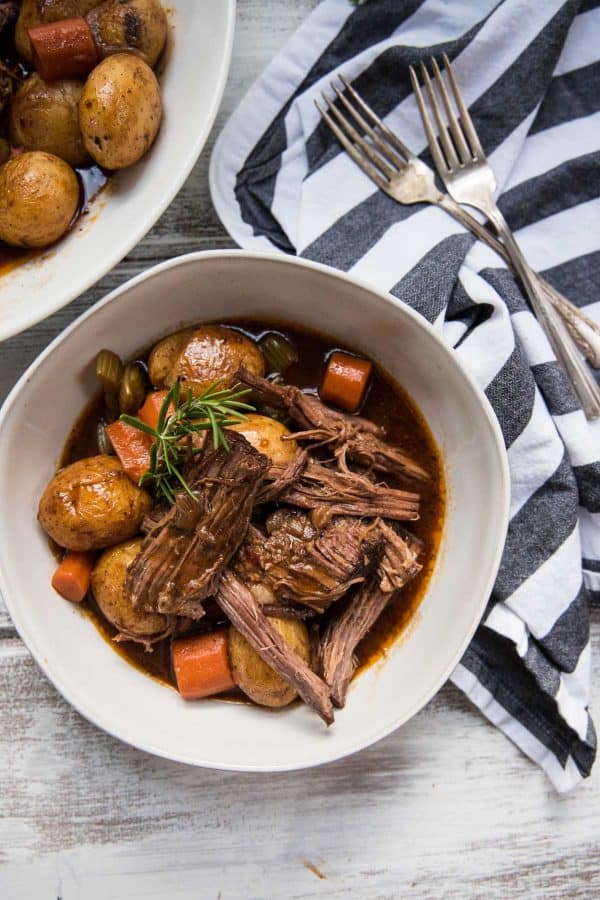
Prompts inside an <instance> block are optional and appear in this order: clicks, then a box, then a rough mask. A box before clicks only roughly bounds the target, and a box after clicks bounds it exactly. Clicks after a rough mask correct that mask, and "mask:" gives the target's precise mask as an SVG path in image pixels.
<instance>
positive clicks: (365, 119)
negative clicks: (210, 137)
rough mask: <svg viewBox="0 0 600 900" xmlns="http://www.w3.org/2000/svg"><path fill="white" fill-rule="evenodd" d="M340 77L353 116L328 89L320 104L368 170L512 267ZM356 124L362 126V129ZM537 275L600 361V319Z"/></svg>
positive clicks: (387, 188) (393, 193) (400, 198)
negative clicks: (443, 215)
mask: <svg viewBox="0 0 600 900" xmlns="http://www.w3.org/2000/svg"><path fill="white" fill-rule="evenodd" d="M340 81H341V83H342V85H343V87H344V89H345V93H342V91H340V89H339V88H338V87H337V85H336V84H335V83H332V85H331V86H332V89H333V91H334V92H335V94H336V97H337V98H338V100H339V102H340V105H341V106H343V107H344V108H345V110H347V112H348V114H349V115H348V116H346V115H344V113H342V111H341V109H340V108H339V107H338V106H336V105H335V104H334V103H333V102H332V101H331V100H330V99H329V98H328V97H327V96H326V95H325V94H323V100H324V101H325V103H326V104H327V110H325V109H322V108H321V107H320V106H319V104H318V103H316V104H315V105H316V106H317V109H318V110H319V112H320V113H321V115H322V116H323V118H324V120H325V121H326V123H327V124H328V125H329V127H330V128H331V130H332V131H333V133H334V134H335V135H336V137H337V138H338V140H339V141H340V143H341V144H342V146H343V147H344V148H345V149H346V150H347V152H348V154H349V155H350V156H351V157H352V159H353V160H354V161H355V162H356V163H357V165H358V166H359V167H360V168H361V169H362V170H363V171H364V172H365V174H366V175H368V176H369V177H370V178H371V179H372V180H373V181H374V182H375V184H376V185H377V186H378V187H379V188H380V189H381V190H382V191H384V192H385V193H386V194H388V195H389V196H390V197H392V198H393V199H394V200H396V201H397V202H399V203H403V204H413V203H431V204H433V205H435V206H439V207H440V208H442V209H444V210H445V211H446V212H447V213H449V214H450V215H451V216H453V217H454V218H455V219H457V220H458V221H459V222H461V223H462V224H463V225H464V226H465V227H466V228H468V229H469V230H470V231H471V232H472V233H473V234H474V235H475V236H476V237H477V238H479V240H481V241H483V242H485V243H486V244H488V246H490V247H491V248H492V249H493V250H495V252H496V253H498V254H499V255H500V256H501V257H502V258H503V259H504V260H505V262H507V264H508V265H509V266H510V267H511V268H513V266H512V262H511V259H510V257H509V254H508V252H507V250H506V248H505V247H504V245H503V244H501V243H500V242H499V241H498V240H497V239H496V238H495V237H494V236H493V235H492V234H491V232H490V231H488V230H487V228H485V227H484V226H483V225H482V224H481V223H480V222H479V221H478V220H477V219H476V218H474V216H472V215H471V214H470V213H468V212H467V211H466V210H465V209H463V207H462V206H460V205H459V204H458V203H457V202H456V201H455V200H453V199H452V197H450V196H449V195H448V194H446V193H443V192H441V191H440V190H439V189H438V188H437V186H436V184H435V178H434V173H433V170H432V169H430V167H429V166H428V165H426V164H425V163H424V162H423V161H422V160H420V159H419V158H418V156H416V155H415V154H414V153H413V152H412V151H411V150H410V149H409V148H408V147H407V146H406V145H405V144H404V143H403V142H402V141H401V140H400V138H398V136H397V135H395V134H394V133H393V132H392V131H391V129H389V128H388V127H387V125H385V123H384V122H383V121H382V120H381V119H380V117H379V116H378V115H377V114H376V113H375V112H374V111H373V110H372V109H371V107H370V106H369V105H368V104H367V103H366V102H365V101H364V100H363V99H362V97H361V96H360V95H359V94H358V93H357V92H356V91H355V89H354V88H353V87H352V85H351V84H349V83H348V82H347V81H346V79H345V78H343V77H342V76H340ZM349 98H351V100H352V102H351V100H350V99H349ZM356 125H358V127H359V128H361V129H362V132H363V133H362V134H361V133H359V131H358V130H357V128H356V127H355V126H356ZM365 135H366V136H367V137H368V138H369V139H367V137H365ZM536 277H537V278H538V280H539V282H540V284H541V286H542V288H543V290H544V291H545V293H546V295H547V296H548V297H549V298H550V300H551V302H552V303H553V304H555V306H556V308H557V309H558V310H559V312H560V313H561V314H562V315H563V316H564V317H565V321H566V322H567V323H568V326H569V330H570V331H572V334H573V336H574V337H575V338H576V339H577V342H578V344H579V346H580V347H581V349H582V351H583V352H584V353H585V354H586V356H587V357H588V359H589V360H590V362H592V364H593V365H600V328H599V327H598V325H596V323H595V322H593V320H591V319H589V318H588V317H587V316H586V315H585V314H584V313H582V312H581V310H579V309H578V308H577V307H576V306H575V305H574V304H572V303H571V302H570V301H569V300H567V299H566V298H565V297H563V296H562V294H560V293H559V292H558V291H556V290H555V288H553V287H552V286H551V285H550V284H548V282H546V281H544V280H543V279H542V278H541V277H540V276H536Z"/></svg>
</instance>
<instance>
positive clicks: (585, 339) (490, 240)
mask: <svg viewBox="0 0 600 900" xmlns="http://www.w3.org/2000/svg"><path fill="white" fill-rule="evenodd" d="M438 205H439V206H441V207H442V209H444V210H445V211H446V212H447V213H449V214H450V215H451V216H453V217H454V218H455V219H458V221H459V222H461V223H462V224H463V225H464V226H465V228H468V229H469V231H470V232H471V233H472V234H474V235H475V237H477V238H479V240H480V241H483V243H484V244H487V245H488V247H491V249H492V250H494V251H495V252H496V253H497V254H498V255H499V256H501V257H502V259H503V260H504V262H505V263H507V264H508V266H509V267H510V268H511V269H513V271H514V270H515V268H516V267H515V265H514V264H513V261H512V258H511V256H510V254H509V253H508V250H507V249H506V247H505V246H504V244H502V243H501V242H500V241H499V240H498V239H497V238H495V237H494V235H493V234H491V232H490V231H488V229H487V228H486V227H485V225H482V224H481V222H479V220H478V219H476V218H475V216H472V215H471V213H469V212H467V210H466V209H465V208H464V207H462V206H461V205H460V203H457V202H456V201H455V200H453V199H452V197H450V195H449V194H440V197H439V200H438ZM531 271H532V273H533V276H534V278H535V280H536V281H537V282H538V284H539V286H540V287H541V289H542V291H543V292H544V294H545V295H546V297H547V298H548V299H549V300H550V302H551V303H552V305H553V306H554V308H555V309H556V311H557V312H558V313H559V314H560V316H561V317H562V319H563V320H564V323H565V325H566V326H567V328H568V330H569V334H570V335H571V337H572V338H573V340H574V341H575V343H576V344H577V346H578V347H579V349H580V350H581V352H582V353H583V355H584V356H585V357H586V359H587V360H588V362H590V363H591V365H592V366H594V367H595V368H600V325H598V324H597V322H594V320H593V319H591V318H590V317H589V316H587V315H586V314H585V313H584V312H583V311H582V310H581V309H579V307H577V306H575V304H574V303H572V302H571V301H570V300H568V299H567V298H566V297H565V296H564V295H563V294H561V293H560V291H557V290H556V288H554V287H552V285H551V284H549V283H548V282H547V281H546V279H545V278H542V276H541V275H539V274H538V273H537V272H533V270H531ZM517 274H518V273H517Z"/></svg>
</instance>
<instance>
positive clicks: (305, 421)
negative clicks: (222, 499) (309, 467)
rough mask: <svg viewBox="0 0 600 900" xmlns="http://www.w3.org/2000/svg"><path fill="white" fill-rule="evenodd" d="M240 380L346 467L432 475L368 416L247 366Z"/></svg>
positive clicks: (298, 434) (238, 375)
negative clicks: (337, 407) (334, 406)
mask: <svg viewBox="0 0 600 900" xmlns="http://www.w3.org/2000/svg"><path fill="white" fill-rule="evenodd" d="M235 378H236V381H239V382H241V383H243V384H246V385H248V387H251V388H252V389H253V390H254V391H256V393H257V394H258V395H259V396H260V397H261V398H262V399H264V400H265V401H266V402H267V403H269V404H271V405H273V406H277V407H278V408H280V409H284V410H285V411H286V412H287V414H288V415H289V416H290V418H292V419H293V420H294V422H296V424H297V425H299V427H300V428H301V429H302V430H301V431H299V432H295V433H294V438H295V439H296V440H299V441H312V442H314V443H316V444H321V445H323V444H327V445H328V446H330V447H331V448H332V449H333V451H334V452H335V455H336V457H337V458H338V460H339V463H340V466H341V468H342V469H347V464H346V460H347V459H350V460H352V461H353V462H356V463H358V464H359V465H361V466H364V467H365V468H368V469H374V470H375V471H379V472H387V473H389V474H393V475H396V476H400V477H404V478H411V479H413V478H416V479H420V480H426V479H428V478H429V474H428V473H427V472H426V471H425V469H423V467H422V466H420V465H419V464H418V463H417V462H416V461H415V460H414V459H411V458H410V457H409V456H408V455H407V454H406V453H403V452H402V451H401V450H400V449H399V448H398V447H392V446H391V445H390V444H387V443H386V442H385V441H384V440H383V438H384V436H385V435H384V432H383V429H382V428H380V427H379V426H378V425H375V424H374V423H373V422H370V421H369V420H368V419H362V418H361V417H360V416H349V415H346V414H345V413H341V412H339V411H337V410H334V409H330V408H329V407H328V406H325V404H323V403H321V401H320V400H319V399H318V397H314V396H313V395H312V394H304V393H303V392H302V391H301V390H300V388H297V387H293V386H291V385H285V384H273V382H271V381H268V380H267V379H266V378H260V377H259V376H258V375H254V374H253V373H252V372H248V370H247V369H239V370H238V372H237V373H236V376H235Z"/></svg>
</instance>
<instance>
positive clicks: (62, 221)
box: [0, 151, 79, 247]
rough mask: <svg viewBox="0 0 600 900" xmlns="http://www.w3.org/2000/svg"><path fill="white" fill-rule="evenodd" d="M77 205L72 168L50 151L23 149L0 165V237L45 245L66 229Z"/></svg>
mask: <svg viewBox="0 0 600 900" xmlns="http://www.w3.org/2000/svg"><path fill="white" fill-rule="evenodd" d="M78 206H79V182H78V181H77V176H76V175H75V172H74V171H73V169H72V168H71V167H70V166H69V165H67V163H66V162H64V160H62V159H59V158H58V156H53V155H52V154H51V153H42V152H40V151H35V152H31V153H22V154H21V155H20V156H16V157H15V158H14V159H10V160H9V161H8V162H6V163H4V165H3V166H2V167H0V240H2V241H6V243H7V244H12V245H13V246H14V247H46V246H47V245H48V244H52V243H54V241H57V240H58V239H59V238H60V237H62V235H63V234H64V233H65V232H66V231H67V230H68V228H69V225H70V224H71V222H72V221H73V218H74V216H75V213H76V212H77V207H78Z"/></svg>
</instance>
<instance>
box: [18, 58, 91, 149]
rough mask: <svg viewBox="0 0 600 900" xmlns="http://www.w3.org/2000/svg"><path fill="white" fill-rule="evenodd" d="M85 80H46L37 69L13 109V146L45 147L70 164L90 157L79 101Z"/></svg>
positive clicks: (20, 93)
mask: <svg viewBox="0 0 600 900" xmlns="http://www.w3.org/2000/svg"><path fill="white" fill-rule="evenodd" d="M82 91H83V82H82V81H75V80H71V79H62V80H60V81H51V82H47V81H44V79H43V78H42V77H41V76H40V75H38V73H37V72H34V73H33V75H30V76H29V78H27V79H26V81H24V82H23V84H22V85H21V87H20V88H19V90H18V91H17V93H16V94H15V96H14V97H13V100H12V104H11V108H10V119H9V129H10V139H11V142H12V144H13V146H14V147H23V148H24V149H25V150H43V151H45V152H46V153H53V154H54V155H55V156H60V158H61V159H64V161H65V162H68V163H69V165H70V166H80V165H83V163H85V162H86V161H87V160H88V159H89V157H88V154H87V151H86V149H85V147H84V145H83V138H82V136H81V131H80V128H79V100H80V98H81V92H82Z"/></svg>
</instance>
